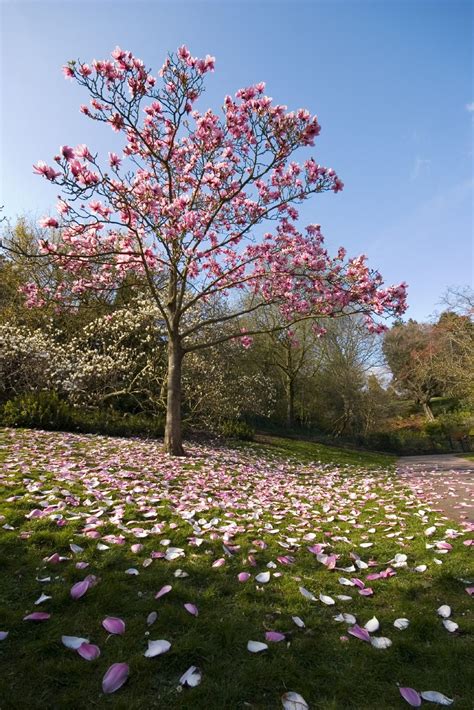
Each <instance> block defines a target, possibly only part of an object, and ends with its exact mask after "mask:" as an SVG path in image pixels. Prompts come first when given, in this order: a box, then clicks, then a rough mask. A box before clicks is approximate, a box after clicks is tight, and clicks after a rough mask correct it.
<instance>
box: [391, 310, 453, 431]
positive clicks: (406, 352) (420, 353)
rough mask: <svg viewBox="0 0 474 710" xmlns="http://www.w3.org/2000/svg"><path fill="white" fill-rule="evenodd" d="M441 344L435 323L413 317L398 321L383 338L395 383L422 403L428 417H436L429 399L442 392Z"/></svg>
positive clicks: (417, 401)
mask: <svg viewBox="0 0 474 710" xmlns="http://www.w3.org/2000/svg"><path fill="white" fill-rule="evenodd" d="M438 348H439V343H438V342H437V339H436V334H435V331H434V329H433V326H432V325H431V324H429V323H417V322H416V321H414V320H409V321H408V322H407V323H401V322H400V323H396V324H395V325H394V326H393V327H392V328H391V330H389V331H388V332H387V333H386V334H385V337H384V341H383V352H384V355H385V358H386V360H387V363H388V366H389V367H390V370H391V371H392V373H393V377H394V384H395V386H396V387H398V388H399V389H400V391H401V392H403V393H405V394H407V395H409V396H410V397H412V398H413V400H414V401H415V402H416V403H417V404H419V405H421V407H422V408H423V412H424V414H425V417H426V418H427V419H428V420H433V419H434V415H433V412H432V410H431V407H430V401H431V399H432V398H433V397H435V396H436V395H439V394H440V393H441V392H442V384H441V382H440V380H439V377H438V373H437V371H436V367H435V357H436V353H437V351H438Z"/></svg>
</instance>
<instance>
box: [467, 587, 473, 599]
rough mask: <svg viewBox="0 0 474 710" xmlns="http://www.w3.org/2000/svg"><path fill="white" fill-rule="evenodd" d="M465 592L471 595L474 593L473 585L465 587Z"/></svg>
mask: <svg viewBox="0 0 474 710" xmlns="http://www.w3.org/2000/svg"><path fill="white" fill-rule="evenodd" d="M466 592H467V593H468V594H469V596H470V597H472V596H473V595H474V587H466Z"/></svg>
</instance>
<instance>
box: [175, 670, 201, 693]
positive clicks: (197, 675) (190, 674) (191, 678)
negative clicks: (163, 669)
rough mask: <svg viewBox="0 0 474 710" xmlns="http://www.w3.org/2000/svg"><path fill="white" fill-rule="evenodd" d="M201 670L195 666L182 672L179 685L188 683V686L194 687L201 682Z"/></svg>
mask: <svg viewBox="0 0 474 710" xmlns="http://www.w3.org/2000/svg"><path fill="white" fill-rule="evenodd" d="M201 678H202V676H201V671H200V670H199V668H197V667H196V666H191V667H190V668H188V670H187V671H186V673H183V675H182V676H181V678H180V679H179V682H180V684H181V685H188V686H189V687H190V688H195V687H196V686H197V685H199V683H200V682H201Z"/></svg>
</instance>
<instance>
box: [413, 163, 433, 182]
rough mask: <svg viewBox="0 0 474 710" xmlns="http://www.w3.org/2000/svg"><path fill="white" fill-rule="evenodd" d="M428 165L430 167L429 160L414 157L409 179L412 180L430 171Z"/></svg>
mask: <svg viewBox="0 0 474 710" xmlns="http://www.w3.org/2000/svg"><path fill="white" fill-rule="evenodd" d="M430 167H431V160H426V159H424V158H420V157H416V158H415V163H414V165H413V168H412V171H411V174H410V180H411V181H412V182H413V181H414V180H416V179H417V178H419V177H420V176H422V175H424V174H425V173H429V172H430Z"/></svg>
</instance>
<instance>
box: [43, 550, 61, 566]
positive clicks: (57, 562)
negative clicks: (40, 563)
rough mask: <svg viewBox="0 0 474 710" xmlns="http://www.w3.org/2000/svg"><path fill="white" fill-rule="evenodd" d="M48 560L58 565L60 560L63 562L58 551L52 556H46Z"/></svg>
mask: <svg viewBox="0 0 474 710" xmlns="http://www.w3.org/2000/svg"><path fill="white" fill-rule="evenodd" d="M46 562H49V563H50V564H52V565H57V564H59V562H61V557H60V556H59V553H58V552H55V553H54V554H53V555H51V556H50V557H47V558H46Z"/></svg>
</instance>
